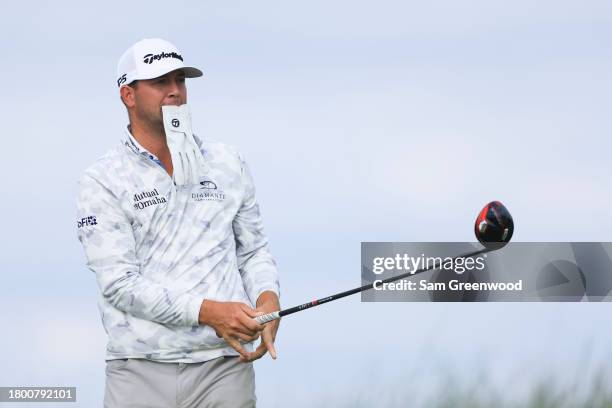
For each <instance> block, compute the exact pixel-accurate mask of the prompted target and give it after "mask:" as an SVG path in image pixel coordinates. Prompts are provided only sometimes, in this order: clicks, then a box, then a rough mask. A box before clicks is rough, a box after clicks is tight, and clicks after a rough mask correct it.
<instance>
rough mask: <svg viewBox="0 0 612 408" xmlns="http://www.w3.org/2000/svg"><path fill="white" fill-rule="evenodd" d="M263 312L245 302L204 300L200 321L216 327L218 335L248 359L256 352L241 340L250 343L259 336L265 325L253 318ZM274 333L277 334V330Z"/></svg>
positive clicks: (242, 357)
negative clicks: (244, 345) (248, 348)
mask: <svg viewBox="0 0 612 408" xmlns="http://www.w3.org/2000/svg"><path fill="white" fill-rule="evenodd" d="M258 303H259V302H258ZM261 314H262V313H259V312H258V311H257V310H255V309H252V308H250V307H249V306H247V305H245V304H244V303H239V302H216V301H214V300H204V301H203V302H202V306H200V316H199V319H198V321H199V323H200V324H201V325H207V326H210V327H212V328H213V329H215V332H216V333H217V336H219V337H222V338H223V339H224V340H225V341H226V342H227V344H229V345H230V346H232V347H233V348H234V350H236V351H237V352H238V353H240V359H241V360H242V361H248V359H249V357H250V355H251V354H254V353H249V352H248V351H246V350H245V349H244V348H243V347H242V344H240V340H242V341H243V342H245V343H250V342H252V341H255V340H257V339H258V338H259V336H260V334H261V332H262V331H264V327H263V326H262V325H260V324H257V322H255V320H253V318H254V317H256V316H259V315H261ZM274 333H275V334H276V331H274ZM251 361H252V360H251Z"/></svg>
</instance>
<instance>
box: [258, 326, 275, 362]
mask: <svg viewBox="0 0 612 408" xmlns="http://www.w3.org/2000/svg"><path fill="white" fill-rule="evenodd" d="M261 339H262V340H261V344H263V345H264V346H265V348H266V350H268V351H269V352H270V355H271V356H272V358H273V359H274V360H276V349H275V348H274V338H273V336H272V329H271V328H266V329H265V330H264V331H263V333H262V334H261Z"/></svg>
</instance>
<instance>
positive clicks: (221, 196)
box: [191, 180, 225, 201]
mask: <svg viewBox="0 0 612 408" xmlns="http://www.w3.org/2000/svg"><path fill="white" fill-rule="evenodd" d="M191 198H192V199H193V200H194V201H223V200H225V193H224V192H223V190H221V189H220V188H219V187H218V186H217V183H215V182H214V181H212V180H202V181H200V188H199V191H197V192H192V193H191Z"/></svg>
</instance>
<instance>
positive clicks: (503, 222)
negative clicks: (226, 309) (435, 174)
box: [254, 201, 514, 324]
mask: <svg viewBox="0 0 612 408" xmlns="http://www.w3.org/2000/svg"><path fill="white" fill-rule="evenodd" d="M474 232H475V234H476V238H477V239H478V241H479V242H480V243H481V244H482V245H483V246H484V248H482V249H479V250H475V251H472V252H468V253H466V254H463V255H458V256H456V257H454V258H452V259H453V260H456V259H459V258H470V257H473V256H477V255H480V254H484V253H487V252H491V251H496V250H498V249H501V248H503V247H504V246H505V245H506V244H507V243H508V242H510V239H511V238H512V234H513V233H514V221H513V220H512V216H511V215H510V212H509V211H508V209H507V208H506V207H505V206H504V205H503V204H502V203H501V202H499V201H492V202H490V203H488V204H487V205H485V206H484V207H483V209H482V210H481V211H480V213H478V217H477V218H476V223H475V225H474ZM437 266H438V265H437V264H436V263H435V262H434V264H433V265H430V266H429V267H427V268H421V269H419V270H417V271H414V272H407V273H404V274H401V275H397V276H393V277H390V278H387V279H385V280H382V281H378V283H379V284H384V283H389V282H394V281H396V280H400V279H404V278H408V277H410V276H414V275H416V274H419V273H423V272H427V271H430V270H434V269H437ZM373 288H374V283H370V284H368V285H364V286H360V287H357V288H354V289H350V290H347V291H345V292H340V293H336V294H335V295H331V296H327V297H324V298H321V299H316V300H313V301H311V302H308V303H304V304H301V305H299V306H294V307H291V308H289V309H283V310H279V311H276V312H272V313H267V314H265V315H261V316H257V317H256V318H254V320H255V321H256V322H257V323H259V324H265V323H268V322H271V321H272V320H276V319H280V318H281V317H283V316H287V315H290V314H293V313H296V312H300V311H302V310H306V309H310V308H311V307H314V306H318V305H322V304H323V303H327V302H331V301H333V300H337V299H341V298H343V297H346V296H350V295H354V294H355V293H360V292H363V291H366V290H369V289H373Z"/></svg>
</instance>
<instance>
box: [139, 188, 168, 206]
mask: <svg viewBox="0 0 612 408" xmlns="http://www.w3.org/2000/svg"><path fill="white" fill-rule="evenodd" d="M165 202H166V197H162V196H160V195H159V192H158V191H157V189H153V190H152V191H143V192H142V193H140V194H134V209H135V210H144V209H145V208H147V207H150V206H152V205H158V204H163V203H165Z"/></svg>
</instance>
